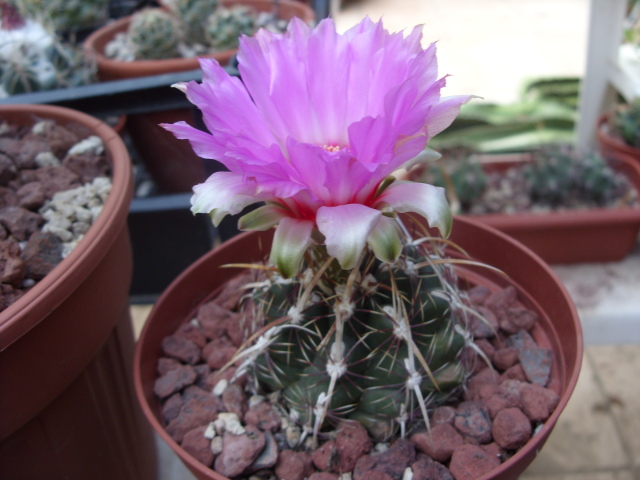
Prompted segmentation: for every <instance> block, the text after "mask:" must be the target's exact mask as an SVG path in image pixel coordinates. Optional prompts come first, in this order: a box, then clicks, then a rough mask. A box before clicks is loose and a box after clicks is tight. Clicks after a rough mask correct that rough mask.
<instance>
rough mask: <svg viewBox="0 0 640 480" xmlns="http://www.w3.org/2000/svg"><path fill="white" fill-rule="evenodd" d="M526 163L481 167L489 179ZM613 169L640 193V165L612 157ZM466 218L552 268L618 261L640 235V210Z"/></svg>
mask: <svg viewBox="0 0 640 480" xmlns="http://www.w3.org/2000/svg"><path fill="white" fill-rule="evenodd" d="M509 158H511V157H509ZM528 158H529V157H528V156H527V155H526V154H523V155H520V156H518V159H517V160H506V161H505V160H492V159H491V157H489V158H488V159H485V160H483V161H482V166H483V169H484V170H485V172H487V173H489V172H504V171H506V170H507V169H509V168H511V167H515V166H518V165H523V163H524V162H526V161H527V159H528ZM609 164H610V165H611V167H612V168H614V169H615V170H616V171H617V172H620V173H623V174H624V175H625V176H626V177H627V178H628V179H629V181H630V183H631V184H632V185H633V186H634V187H635V189H636V190H637V191H638V192H639V193H640V162H636V161H635V160H634V159H633V158H630V157H629V156H628V155H624V154H619V155H618V156H617V157H615V158H613V157H611V156H610V157H609ZM421 175H422V169H421V168H417V169H415V170H412V171H411V172H409V174H408V177H409V178H411V179H413V180H414V181H418V178H420V176H421ZM464 216H465V217H470V218H473V219H474V220H477V221H479V222H482V223H483V224H485V225H489V226H491V227H493V228H496V229H498V230H500V231H501V232H504V233H506V234H508V235H509V236H511V237H513V238H514V239H516V240H517V241H519V242H521V243H522V244H524V245H526V246H527V247H529V248H530V249H531V250H533V251H534V252H535V253H536V254H538V255H539V256H540V257H542V259H543V260H545V261H546V262H547V263H553V264H574V263H585V262H617V261H620V260H622V259H624V258H625V257H626V256H627V255H628V254H629V253H630V252H631V251H632V250H633V248H634V247H635V245H636V242H637V239H638V232H639V231H640V208H631V207H625V208H591V209H586V210H564V211H549V212H536V213H534V212H527V211H522V212H515V213H488V214H478V215H471V214H464Z"/></svg>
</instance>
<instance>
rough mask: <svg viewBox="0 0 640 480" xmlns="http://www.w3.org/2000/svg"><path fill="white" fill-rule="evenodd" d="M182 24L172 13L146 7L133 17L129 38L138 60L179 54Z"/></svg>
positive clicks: (165, 57) (173, 56)
mask: <svg viewBox="0 0 640 480" xmlns="http://www.w3.org/2000/svg"><path fill="white" fill-rule="evenodd" d="M180 35H181V31H180V25H179V23H178V22H177V20H176V19H175V17H173V16H172V15H171V14H170V13H168V12H166V11H164V10H162V9H159V8H144V9H142V10H140V11H139V12H137V13H135V14H134V15H133V17H132V18H131V23H130V24H129V29H128V40H129V43H130V44H131V49H132V51H133V53H134V56H135V58H136V59H138V60H143V59H144V60H163V59H167V58H175V57H177V56H179V51H178V46H179V44H180Z"/></svg>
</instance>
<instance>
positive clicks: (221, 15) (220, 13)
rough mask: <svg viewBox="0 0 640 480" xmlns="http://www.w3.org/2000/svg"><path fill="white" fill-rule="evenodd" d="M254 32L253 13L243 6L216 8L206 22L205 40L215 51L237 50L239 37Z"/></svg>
mask: <svg viewBox="0 0 640 480" xmlns="http://www.w3.org/2000/svg"><path fill="white" fill-rule="evenodd" d="M255 30H256V18H255V13H254V12H253V10H251V9H250V8H249V7H246V6H244V5H235V6H233V7H231V8H218V9H217V10H216V12H215V13H214V14H212V15H211V16H210V17H209V19H208V20H207V32H206V34H207V40H208V44H209V45H211V47H213V48H214V49H215V50H218V51H223V50H232V49H235V48H238V43H239V39H240V36H241V35H243V34H244V35H251V34H253V33H254V32H255Z"/></svg>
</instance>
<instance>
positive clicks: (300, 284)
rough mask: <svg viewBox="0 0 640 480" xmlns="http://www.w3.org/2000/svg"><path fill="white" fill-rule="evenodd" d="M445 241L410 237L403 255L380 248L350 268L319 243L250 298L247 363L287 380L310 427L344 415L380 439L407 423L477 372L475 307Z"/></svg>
mask: <svg viewBox="0 0 640 480" xmlns="http://www.w3.org/2000/svg"><path fill="white" fill-rule="evenodd" d="M438 251H439V248H438V247H434V246H433V245H427V244H425V243H409V245H408V246H407V247H405V249H404V252H403V254H402V255H401V257H400V259H399V261H398V262H396V263H395V264H394V265H391V266H390V265H387V264H381V263H380V262H379V261H377V260H375V258H373V257H371V258H365V259H364V260H363V261H362V265H363V268H361V269H360V270H359V269H354V270H352V271H351V272H349V271H345V270H341V269H340V268H339V266H338V265H337V263H335V261H334V263H332V264H327V263H325V262H326V260H325V258H326V253H325V252H323V251H322V250H321V249H320V248H318V249H316V250H314V251H313V252H312V253H310V255H309V257H308V259H309V261H308V263H307V270H306V271H303V272H302V273H301V274H299V275H298V277H296V278H294V279H293V280H286V281H284V280H283V279H282V278H280V277H279V276H277V275H274V276H272V277H269V278H268V279H267V280H265V281H264V282H262V283H260V284H258V285H257V286H256V287H255V289H254V291H253V294H252V295H251V297H250V300H248V301H247V302H246V305H245V308H250V309H252V310H253V311H251V312H250V313H249V314H248V315H247V318H256V323H257V324H256V325H255V326H254V327H255V329H256V330H259V332H260V333H261V335H260V336H259V338H257V339H254V340H255V342H254V343H253V345H251V346H248V347H247V348H246V349H245V350H244V351H243V353H241V354H240V355H239V357H240V358H242V359H244V361H243V363H242V364H241V366H240V368H239V370H238V373H239V374H241V373H243V372H244V371H247V370H249V371H253V372H254V374H255V376H256V378H257V381H258V382H259V383H260V384H261V385H263V386H267V387H269V388H271V389H274V390H283V393H282V395H283V398H284V399H285V401H286V402H287V404H288V405H289V407H290V408H291V411H292V414H293V416H294V418H297V419H298V421H299V422H300V423H301V424H302V425H304V427H305V430H306V431H307V432H314V434H317V433H318V432H319V430H320V429H321V427H322V425H323V423H324V422H325V420H327V421H329V422H331V423H335V422H337V421H339V420H340V419H345V418H347V419H352V420H357V421H359V422H361V423H362V424H363V425H364V426H365V427H366V428H367V429H368V430H369V432H370V434H371V435H372V436H373V437H374V438H376V439H378V440H385V439H388V438H390V437H391V436H392V435H394V434H395V433H396V432H397V430H398V429H402V430H403V433H404V432H406V431H408V429H409V428H410V427H411V425H412V423H413V422H415V421H419V420H423V419H425V418H427V417H426V412H427V411H428V410H431V409H432V408H434V407H435V406H437V405H438V404H440V403H443V402H445V401H446V399H447V398H449V397H450V396H451V395H452V394H454V393H455V392H458V391H459V388H460V387H461V385H462V384H463V383H464V381H465V379H466V378H467V375H468V373H467V371H466V369H465V367H464V366H463V362H462V352H463V348H464V347H465V345H467V344H468V343H469V342H470V340H469V338H470V336H469V335H468V333H467V331H466V325H467V322H468V320H469V318H468V316H469V315H471V314H470V313H469V312H471V308H470V307H469V304H468V301H467V300H465V299H463V298H460V297H459V296H458V293H457V292H458V290H457V288H456V287H455V283H456V279H455V277H454V271H453V269H452V268H451V265H448V264H447V262H446V261H439V260H438V259H439V258H440V257H439V254H438ZM440 260H442V258H440ZM325 269H326V270H325ZM255 312H257V314H256V313H255ZM283 320H285V321H284V322H283ZM465 351H466V349H465Z"/></svg>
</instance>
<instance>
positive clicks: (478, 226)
mask: <svg viewBox="0 0 640 480" xmlns="http://www.w3.org/2000/svg"><path fill="white" fill-rule="evenodd" d="M460 224H463V225H465V226H466V227H465V228H467V229H468V228H471V230H472V231H473V233H474V235H473V239H474V242H473V243H474V247H477V248H478V249H479V251H482V250H483V249H484V248H485V247H484V246H483V245H482V243H483V242H482V239H483V238H482V237H486V236H491V238H495V240H496V241H497V242H499V244H500V245H501V246H502V247H505V246H510V247H512V248H515V249H516V251H518V252H519V256H523V258H524V259H525V260H526V262H525V263H526V265H522V268H523V269H526V270H527V272H529V271H531V270H532V269H533V270H538V271H540V272H541V273H542V274H544V275H545V276H546V278H547V280H548V282H545V286H544V288H545V289H546V290H547V291H549V292H551V286H553V288H554V289H555V290H556V294H557V296H558V297H560V298H562V301H563V303H564V307H565V309H566V311H567V314H568V316H570V320H569V321H568V322H569V323H570V327H572V331H571V332H570V336H571V338H572V339H573V340H575V348H574V349H572V350H573V351H572V352H567V353H563V351H561V349H557V350H556V349H555V348H554V350H555V352H554V353H555V356H556V360H560V363H561V365H558V367H557V368H558V369H559V371H560V375H564V377H565V378H564V379H563V380H564V381H563V382H561V385H560V388H561V391H560V401H559V403H558V406H557V407H556V409H555V410H554V411H553V413H552V414H551V416H550V417H549V418H548V419H547V420H546V421H545V423H544V424H543V426H542V428H541V429H540V430H539V431H537V432H536V433H535V435H534V436H533V437H532V438H531V439H530V440H529V441H528V442H527V444H525V446H524V447H522V448H521V449H520V450H519V451H518V452H517V453H516V454H515V455H513V457H511V458H510V459H508V460H507V461H505V462H504V463H502V464H501V465H500V466H499V467H497V468H495V469H494V470H492V471H491V472H490V473H488V474H486V475H483V476H481V477H479V478H478V479H477V480H489V479H493V478H500V479H506V478H511V477H509V476H508V473H512V472H511V469H512V468H514V467H516V468H517V466H518V465H520V463H521V462H526V463H525V466H526V465H528V464H529V463H530V461H531V460H532V459H533V457H534V456H535V455H536V454H537V450H538V449H539V448H541V447H542V445H543V444H544V442H545V441H546V439H547V438H548V436H549V434H550V433H551V430H552V429H553V427H554V426H555V424H556V422H557V420H558V418H559V416H560V414H561V412H562V411H563V410H564V408H565V407H566V405H567V403H568V401H569V398H570V396H571V394H572V392H573V390H574V389H575V386H576V383H577V381H578V375H579V373H580V368H581V364H582V356H583V348H584V346H583V339H582V327H581V324H580V319H579V316H578V313H577V310H576V307H575V305H574V303H573V301H572V300H571V297H570V295H569V293H568V291H567V290H566V288H565V287H564V285H563V284H562V282H561V281H560V280H559V278H558V277H557V276H556V274H555V273H554V272H553V271H552V270H551V268H550V267H549V266H548V265H547V264H546V262H544V261H543V260H542V259H541V258H540V257H539V256H538V255H537V254H535V253H534V252H533V251H532V250H530V249H529V248H528V247H526V246H524V245H522V244H521V243H519V242H517V241H516V240H514V239H512V238H511V237H509V236H508V235H506V234H504V233H502V232H500V231H498V230H496V229H495V228H493V227H491V226H488V225H485V224H483V223H481V222H479V221H477V220H472V219H469V218H468V217H456V218H455V220H454V232H455V229H456V225H460ZM257 233H258V232H247V233H243V234H240V235H238V236H237V237H234V238H232V239H230V240H228V241H227V242H225V243H224V244H223V245H221V246H220V247H218V248H217V249H216V250H214V251H212V252H210V253H208V254H206V255H205V256H203V257H201V258H200V259H199V260H198V261H196V262H195V263H194V264H193V265H192V266H191V267H189V268H188V269H187V270H185V271H184V272H183V273H182V274H181V275H180V276H178V277H177V278H176V279H175V280H174V281H173V282H172V284H171V285H170V286H169V287H168V288H167V290H165V292H164V293H163V294H162V295H161V297H160V299H159V300H158V301H157V302H156V304H155V305H154V307H153V309H152V311H151V313H150V315H149V317H148V319H147V322H146V323H145V325H144V327H143V329H142V332H141V334H140V337H139V340H138V342H137V345H136V351H135V355H134V383H135V388H136V395H137V397H138V401H139V402H140V404H141V406H142V409H143V411H144V413H145V416H146V417H147V420H148V421H149V422H150V423H151V425H152V426H153V428H154V429H155V430H156V432H157V433H158V435H159V436H160V437H161V438H162V439H163V440H164V441H165V442H166V443H167V444H168V445H169V446H170V447H171V448H172V449H173V450H174V451H175V452H178V453H179V456H180V458H181V460H182V461H183V462H184V463H185V464H186V465H187V467H188V468H189V469H190V470H191V471H192V472H193V473H194V474H197V475H198V474H199V475H202V476H201V477H200V478H215V479H218V480H226V477H224V476H222V475H220V474H219V473H217V472H216V471H215V470H213V469H211V468H209V467H206V466H205V465H203V464H201V463H200V462H198V461H197V460H196V459H195V458H194V457H193V456H191V455H190V454H189V453H187V452H186V451H185V450H184V449H182V447H181V446H180V445H179V444H178V443H177V442H175V441H174V440H173V439H172V438H171V437H170V436H169V435H168V433H167V432H166V429H165V427H164V426H163V425H162V424H161V422H160V421H159V419H158V417H157V416H156V412H155V411H154V409H153V407H152V406H151V405H150V404H149V402H148V401H147V395H146V390H147V389H148V388H149V383H148V382H147V383H146V384H144V383H143V379H142V372H141V369H142V367H143V364H142V357H143V355H145V352H143V350H149V349H151V348H152V347H151V346H149V345H147V343H146V342H147V337H148V336H149V332H150V330H152V329H153V323H156V322H154V321H153V319H154V317H156V316H159V315H161V314H160V312H161V311H162V310H163V308H164V306H165V304H169V303H170V302H171V297H172V296H175V295H181V294H185V295H190V298H192V299H194V298H195V297H197V296H198V295H200V299H199V301H195V304H194V305H192V308H196V307H197V305H199V304H201V303H202V302H203V301H205V300H206V293H205V292H206V291H203V290H202V287H199V286H196V289H198V290H199V292H194V291H193V290H194V289H193V288H189V287H188V286H186V285H185V283H186V280H187V279H188V278H189V277H190V276H191V275H192V273H193V272H195V271H197V270H198V269H199V268H203V267H202V265H203V264H204V263H206V259H207V258H209V257H210V256H212V255H215V252H220V251H221V250H222V254H224V249H225V247H228V245H230V244H231V243H232V242H240V241H242V240H243V239H246V238H247V237H248V236H249V235H255V234H257ZM476 234H478V235H476ZM259 235H261V236H260V239H261V240H263V239H265V238H268V237H266V235H268V232H259ZM454 241H455V240H454ZM502 250H503V248H502V249H501V251H500V252H499V253H497V254H496V258H501V259H502V261H504V262H507V263H508V262H509V261H510V255H509V254H507V253H506V252H504V251H502ZM474 256H475V255H474ZM501 278H505V277H501ZM514 283H516V285H518V286H519V290H520V293H524V294H525V295H526V296H528V294H527V291H528V289H527V288H526V287H525V286H524V285H523V282H522V281H516V282H514ZM209 293H211V292H209ZM529 300H532V301H533V303H537V302H536V301H535V300H533V299H531V298H529ZM549 320H550V319H549ZM180 321H184V318H183V319H181V320H180ZM549 326H550V327H554V326H553V325H551V324H550V325H549ZM552 330H554V328H552ZM550 333H556V334H557V331H556V330H554V331H553V332H549V336H550ZM555 340H556V341H555V342H554V341H553V340H552V339H550V341H551V342H552V343H553V346H554V347H559V346H560V344H559V341H558V339H555ZM158 349H159V345H156V348H155V350H156V351H157V350H158ZM559 350H560V351H559ZM147 355H148V354H147ZM554 363H555V361H554ZM562 386H564V390H562ZM152 395H153V393H152ZM527 460H529V461H528V462H527ZM523 469H524V468H523ZM196 472H197V473H196ZM520 473H521V472H520Z"/></svg>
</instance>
